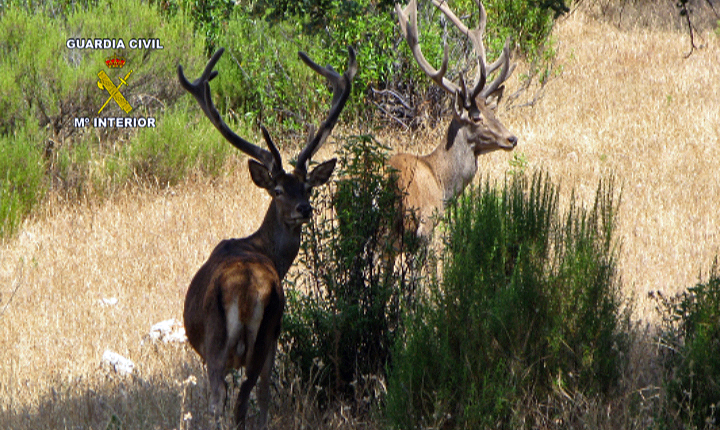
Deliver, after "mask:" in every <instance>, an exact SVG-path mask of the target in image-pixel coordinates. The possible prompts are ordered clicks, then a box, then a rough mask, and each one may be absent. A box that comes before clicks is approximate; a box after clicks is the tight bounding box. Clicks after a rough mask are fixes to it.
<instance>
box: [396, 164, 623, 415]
mask: <svg viewBox="0 0 720 430" xmlns="http://www.w3.org/2000/svg"><path fill="white" fill-rule="evenodd" d="M557 195H558V194H557V189H556V188H555V187H554V186H553V185H552V184H551V183H550V182H549V180H547V179H546V178H543V177H542V176H541V175H535V176H534V177H533V178H532V181H530V180H528V179H527V177H525V176H521V175H517V176H514V177H512V178H511V179H510V181H509V182H507V183H506V184H505V186H504V188H502V189H501V190H498V189H496V188H494V187H493V186H491V185H490V184H487V183H486V184H485V185H484V186H483V187H482V188H474V189H469V190H466V192H465V193H464V194H463V196H462V197H461V198H460V199H459V201H457V202H455V203H454V204H452V205H451V206H450V207H449V210H448V211H447V215H446V223H447V230H448V231H447V236H446V248H445V251H444V254H443V261H444V263H445V264H444V269H443V276H442V281H440V282H437V283H434V284H430V288H429V291H428V294H427V295H425V296H423V298H424V300H423V301H422V302H421V304H420V305H419V306H418V309H417V312H416V313H411V314H409V315H408V316H407V321H406V322H405V324H406V335H405V336H404V337H403V338H401V339H398V342H397V344H396V347H395V353H394V357H393V363H394V365H393V368H392V372H391V376H390V379H389V381H388V400H387V409H386V412H387V416H388V419H389V421H390V422H391V423H392V425H393V426H394V427H395V428H403V429H405V428H420V427H423V428H424V427H434V428H498V427H499V428H514V427H518V426H522V423H523V422H525V423H531V422H532V417H529V416H528V415H531V414H532V411H530V410H527V408H526V407H525V405H526V404H529V403H533V402H532V401H533V399H534V401H535V404H537V403H538V402H544V401H545V400H546V399H547V398H548V396H552V395H553V393H554V392H555V390H558V391H563V392H570V393H573V392H576V391H580V392H582V393H584V394H599V395H602V394H603V393H609V391H610V390H611V389H612V388H613V386H614V385H615V383H616V382H617V380H618V377H619V370H620V368H621V366H622V364H623V352H624V351H625V350H626V342H625V335H624V334H623V333H624V332H623V330H621V328H622V326H621V323H622V322H623V321H624V320H625V321H626V320H627V315H623V314H622V313H621V297H620V292H619V285H618V283H617V282H616V279H615V270H616V269H615V267H616V266H615V265H616V262H615V259H616V254H617V252H616V250H615V247H614V242H613V238H612V235H613V231H614V217H615V212H616V204H615V203H614V200H613V199H614V196H613V187H612V182H610V183H609V184H601V185H600V187H599V188H598V192H597V196H596V200H595V205H594V206H593V208H592V209H591V210H590V211H586V210H584V209H581V208H579V207H577V205H576V204H575V202H573V203H572V204H571V206H570V209H569V212H568V214H567V215H566V216H564V217H563V216H561V215H560V213H559V211H558V208H557V201H558V199H557ZM546 412H547V413H548V415H550V416H552V415H553V413H554V412H553V411H546Z"/></svg>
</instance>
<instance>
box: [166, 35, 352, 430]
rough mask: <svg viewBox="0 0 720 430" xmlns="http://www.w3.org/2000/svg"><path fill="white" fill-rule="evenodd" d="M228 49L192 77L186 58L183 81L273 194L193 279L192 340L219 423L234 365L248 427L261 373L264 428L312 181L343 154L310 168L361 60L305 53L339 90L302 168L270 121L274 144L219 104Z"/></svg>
mask: <svg viewBox="0 0 720 430" xmlns="http://www.w3.org/2000/svg"><path fill="white" fill-rule="evenodd" d="M222 54H223V49H220V50H219V51H218V52H217V53H216V54H215V55H214V56H213V57H212V58H211V59H210V61H209V62H208V64H207V66H206V67H205V71H204V72H203V74H202V76H200V78H198V79H196V80H195V81H194V82H192V83H190V82H189V81H188V80H187V79H186V78H185V75H184V74H183V70H182V66H178V77H179V79H180V83H181V85H182V86H183V88H185V89H186V90H187V91H189V92H190V93H191V94H192V95H193V96H194V97H195V99H196V100H197V101H198V103H199V104H200V107H201V108H202V110H203V111H204V112H205V115H206V116H207V117H208V118H209V119H210V121H211V122H212V123H213V125H215V127H216V128H217V129H218V130H219V131H220V133H221V134H222V135H223V136H224V137H225V139H226V140H227V141H228V142H230V143H231V144H232V145H233V146H235V147H236V148H238V149H239V150H240V151H242V152H244V153H246V154H247V155H249V156H250V157H252V158H253V159H251V160H249V168H250V175H251V177H252V180H253V182H254V183H255V185H257V186H258V187H260V188H264V189H265V190H267V192H268V193H269V194H270V197H271V198H272V201H271V202H270V206H269V207H268V209H267V212H266V214H265V218H264V219H263V222H262V224H261V225H260V228H258V229H257V231H256V232H255V233H253V234H251V235H250V236H248V237H245V238H242V239H228V240H223V241H222V242H220V243H219V244H218V245H217V246H216V247H215V249H214V250H213V251H212V253H211V254H210V257H209V258H208V260H207V261H206V262H205V264H203V265H202V267H201V268H200V270H198V272H197V273H196V274H195V277H194V278H193V279H192V282H191V283H190V287H189V288H188V291H187V296H186V298H185V311H184V315H183V316H184V320H185V330H186V332H187V337H188V341H189V342H190V345H192V347H193V348H194V349H195V351H197V353H198V354H200V356H201V357H202V358H203V360H204V361H205V364H206V366H207V372H208V379H209V382H210V391H211V393H210V395H211V398H210V408H211V411H212V412H213V414H214V417H215V420H216V425H219V424H220V422H221V418H222V408H223V406H224V404H225V398H226V395H227V394H226V391H227V387H226V384H225V376H226V374H227V373H228V372H229V371H230V370H231V369H239V368H241V367H244V368H245V378H244V381H243V383H242V384H241V386H240V393H239V395H238V399H237V403H236V405H235V411H234V425H235V426H236V427H237V428H245V416H246V415H247V409H248V398H249V396H250V392H251V391H252V389H253V387H254V386H255V385H256V382H258V378H259V379H260V381H259V383H258V390H257V398H258V405H259V409H260V411H259V428H265V427H266V423H267V411H268V403H269V396H270V392H269V380H270V375H271V371H272V367H273V362H274V359H275V351H276V349H277V340H278V336H279V334H280V325H281V320H282V315H283V308H284V305H285V294H284V291H283V288H282V285H281V282H282V279H283V278H284V277H285V274H286V273H287V271H288V269H289V268H290V266H291V265H292V263H293V261H294V260H295V257H296V256H297V253H298V250H299V248H300V233H301V229H302V224H304V223H306V222H308V220H309V219H310V217H311V216H312V212H313V208H312V206H311V205H310V195H311V192H312V189H313V188H314V187H317V186H320V185H323V184H325V183H326V182H327V181H328V180H329V179H330V176H331V175H332V172H333V170H334V168H335V162H336V159H334V158H333V159H331V160H328V161H325V162H324V163H321V164H319V165H318V166H317V167H315V168H314V169H313V170H312V171H310V172H309V173H308V172H307V164H308V162H309V160H310V158H312V156H313V155H314V154H315V152H316V151H317V150H318V148H319V147H320V146H321V145H322V144H323V143H324V142H325V140H326V139H327V137H328V136H329V135H330V133H331V131H332V129H333V127H334V126H335V124H336V123H337V121H338V118H339V116H340V113H341V112H342V110H343V107H344V106H345V103H346V102H347V100H348V98H349V96H350V92H351V82H352V79H353V77H354V76H355V73H356V71H357V62H356V60H355V52H354V51H353V49H352V48H350V49H349V60H348V67H347V70H346V71H345V73H344V74H342V75H340V74H338V73H337V72H335V71H334V70H333V69H332V67H329V66H328V67H321V66H319V65H317V64H315V63H314V62H313V61H312V60H311V59H310V58H309V57H308V56H307V55H305V54H304V53H302V52H301V53H299V55H300V58H301V59H302V60H303V61H304V62H305V63H306V64H307V65H308V66H309V67H310V68H312V69H313V70H314V71H315V72H317V73H319V74H321V75H322V76H324V77H325V78H327V79H328V81H329V82H330V84H331V85H332V87H333V98H332V102H331V107H330V112H329V114H328V116H327V119H326V120H325V121H324V122H323V123H322V124H321V126H320V128H319V130H318V131H317V133H314V130H311V131H310V134H309V136H308V140H307V144H306V145H305V147H304V148H303V149H302V151H301V152H300V154H299V155H298V158H297V164H296V167H295V169H294V170H293V171H292V172H289V173H288V172H286V171H285V170H283V167H282V159H281V157H280V152H279V151H278V149H277V147H276V146H275V144H274V143H273V141H272V140H271V138H270V135H269V133H268V132H267V130H266V129H265V128H264V127H263V128H262V132H263V136H264V138H265V141H266V143H267V146H268V149H269V150H265V149H263V148H261V147H259V146H256V145H255V144H253V143H250V142H248V141H247V140H245V139H243V138H242V137H240V136H238V135H237V134H235V133H234V132H233V131H232V130H231V129H230V128H229V127H228V125H227V124H226V123H225V122H224V121H223V120H222V118H221V117H220V113H219V112H218V110H217V109H216V108H215V105H214V103H213V101H212V98H211V95H210V85H209V82H210V81H211V80H212V79H213V78H215V76H217V74H218V72H217V71H213V68H214V67H215V64H216V63H217V61H218V60H219V59H220V56H221V55H222Z"/></svg>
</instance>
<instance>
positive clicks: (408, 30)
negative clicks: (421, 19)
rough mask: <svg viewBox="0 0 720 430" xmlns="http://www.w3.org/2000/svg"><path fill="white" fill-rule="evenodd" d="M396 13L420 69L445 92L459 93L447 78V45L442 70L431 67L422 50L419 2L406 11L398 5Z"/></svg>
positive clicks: (409, 5)
mask: <svg viewBox="0 0 720 430" xmlns="http://www.w3.org/2000/svg"><path fill="white" fill-rule="evenodd" d="M395 12H396V13H397V15H398V21H399V23H400V30H401V31H402V34H403V37H404V38H405V40H406V41H407V44H408V46H409V47H410V50H411V51H412V53H413V57H415V61H416V62H417V63H418V65H419V66H420V69H421V70H422V71H423V72H425V74H426V75H428V76H429V77H430V79H432V80H433V81H434V82H435V83H436V84H437V85H438V86H439V87H440V88H442V89H443V90H445V91H447V92H448V93H450V94H455V93H457V92H458V91H459V90H460V87H458V86H457V85H455V84H454V83H453V82H452V81H450V80H449V79H447V78H445V73H446V72H447V68H448V57H449V53H448V47H447V45H445V52H444V55H443V62H442V65H441V66H440V70H435V68H434V67H433V66H431V65H430V63H429V62H428V61H427V60H426V59H425V56H424V55H423V53H422V50H421V49H420V35H419V34H418V26H417V0H410V3H408V5H407V6H405V8H404V9H402V8H401V7H400V5H399V4H396V5H395Z"/></svg>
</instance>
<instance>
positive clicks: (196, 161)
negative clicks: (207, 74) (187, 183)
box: [121, 107, 233, 186]
mask: <svg viewBox="0 0 720 430" xmlns="http://www.w3.org/2000/svg"><path fill="white" fill-rule="evenodd" d="M193 110H194V107H193ZM191 118H192V117H191V115H190V114H189V113H188V109H187V107H179V108H177V109H173V110H171V111H169V112H166V114H165V115H164V116H163V118H162V119H161V120H160V121H159V123H158V125H157V128H155V129H148V128H146V129H142V131H140V132H139V133H138V135H137V138H136V139H133V140H132V141H131V142H130V145H128V146H126V147H125V148H124V153H123V154H121V156H122V157H123V158H125V159H126V160H127V162H128V164H129V170H130V171H131V172H133V174H134V175H135V176H136V177H139V178H142V179H146V180H148V181H149V182H152V183H157V184H160V185H162V186H166V185H174V184H177V183H178V182H180V181H181V180H182V179H183V178H184V177H186V176H187V175H188V174H189V173H190V172H191V171H192V170H193V169H197V170H199V171H202V172H203V173H206V174H208V175H213V176H215V175H218V174H220V172H221V169H222V167H223V164H224V162H225V160H226V159H227V157H228V155H229V154H230V153H231V151H232V150H233V147H232V146H231V145H229V144H228V143H227V141H225V140H224V138H223V137H222V136H221V135H220V134H219V133H218V132H217V131H216V130H215V129H214V127H213V126H212V124H210V122H209V121H207V120H205V118H204V117H203V118H201V121H200V124H199V125H196V124H193V123H192V119H191Z"/></svg>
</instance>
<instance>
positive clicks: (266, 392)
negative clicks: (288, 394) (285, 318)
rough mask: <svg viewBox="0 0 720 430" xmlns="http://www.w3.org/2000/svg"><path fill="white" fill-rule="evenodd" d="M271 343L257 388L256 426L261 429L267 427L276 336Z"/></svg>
mask: <svg viewBox="0 0 720 430" xmlns="http://www.w3.org/2000/svg"><path fill="white" fill-rule="evenodd" d="M271 343H272V344H271V345H270V350H269V351H268V353H267V356H266V358H265V363H264V365H263V368H262V372H261V373H260V382H259V383H258V388H257V397H258V405H259V407H260V413H259V417H258V428H259V429H261V430H264V429H266V428H267V416H268V405H269V404H270V377H271V376H272V368H273V364H274V363H275V351H276V350H277V338H275V339H273V340H272V342H271Z"/></svg>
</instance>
